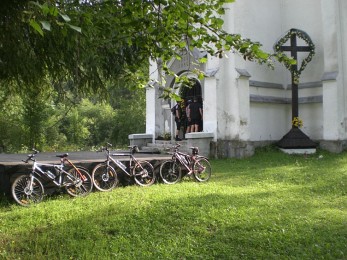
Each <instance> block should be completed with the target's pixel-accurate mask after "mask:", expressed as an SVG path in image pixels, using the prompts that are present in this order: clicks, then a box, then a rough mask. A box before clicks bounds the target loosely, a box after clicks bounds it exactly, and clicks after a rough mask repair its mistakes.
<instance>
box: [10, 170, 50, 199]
mask: <svg viewBox="0 0 347 260" xmlns="http://www.w3.org/2000/svg"><path fill="white" fill-rule="evenodd" d="M11 193H12V196H13V198H14V200H15V201H16V202H17V203H18V204H19V205H21V206H30V205H32V204H36V203H39V202H41V201H42V199H43V195H44V188H43V185H42V183H41V181H39V180H38V179H37V178H35V177H33V179H32V182H31V176H30V175H20V176H18V177H17V178H16V179H15V181H14V182H13V184H12V186H11Z"/></svg>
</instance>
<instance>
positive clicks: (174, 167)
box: [159, 160, 182, 184]
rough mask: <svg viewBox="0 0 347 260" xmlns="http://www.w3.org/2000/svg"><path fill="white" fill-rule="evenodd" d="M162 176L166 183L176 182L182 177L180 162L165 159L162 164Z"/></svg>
mask: <svg viewBox="0 0 347 260" xmlns="http://www.w3.org/2000/svg"><path fill="white" fill-rule="evenodd" d="M159 173H160V177H161V179H162V180H163V182H164V183H166V184H175V183H177V182H179V181H180V180H181V178H182V171H181V167H180V166H179V164H177V163H176V162H175V161H173V160H169V161H165V162H163V163H162V164H161V165H160V171H159Z"/></svg>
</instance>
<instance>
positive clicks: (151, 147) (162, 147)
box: [141, 140, 190, 153]
mask: <svg viewBox="0 0 347 260" xmlns="http://www.w3.org/2000/svg"><path fill="white" fill-rule="evenodd" d="M176 143H179V144H180V145H181V146H180V148H179V150H180V151H181V152H186V153H188V152H189V151H190V149H189V148H188V147H187V141H186V140H183V141H178V142H176V141H175V142H174V143H172V142H171V141H162V140H156V142H155V143H147V145H146V146H143V147H142V148H141V150H142V151H145V152H160V153H166V152H169V151H170V148H171V147H172V146H173V145H175V144H176Z"/></svg>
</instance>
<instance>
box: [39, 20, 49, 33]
mask: <svg viewBox="0 0 347 260" xmlns="http://www.w3.org/2000/svg"><path fill="white" fill-rule="evenodd" d="M40 23H41V24H42V28H43V29H45V30H47V31H50V30H51V23H50V22H48V21H40Z"/></svg>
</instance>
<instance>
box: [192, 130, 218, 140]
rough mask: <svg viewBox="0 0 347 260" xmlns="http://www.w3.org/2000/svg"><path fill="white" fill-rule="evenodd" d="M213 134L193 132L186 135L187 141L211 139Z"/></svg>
mask: <svg viewBox="0 0 347 260" xmlns="http://www.w3.org/2000/svg"><path fill="white" fill-rule="evenodd" d="M213 137H214V134H213V133H205V132H195V133H188V134H186V138H187V139H200V138H213Z"/></svg>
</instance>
